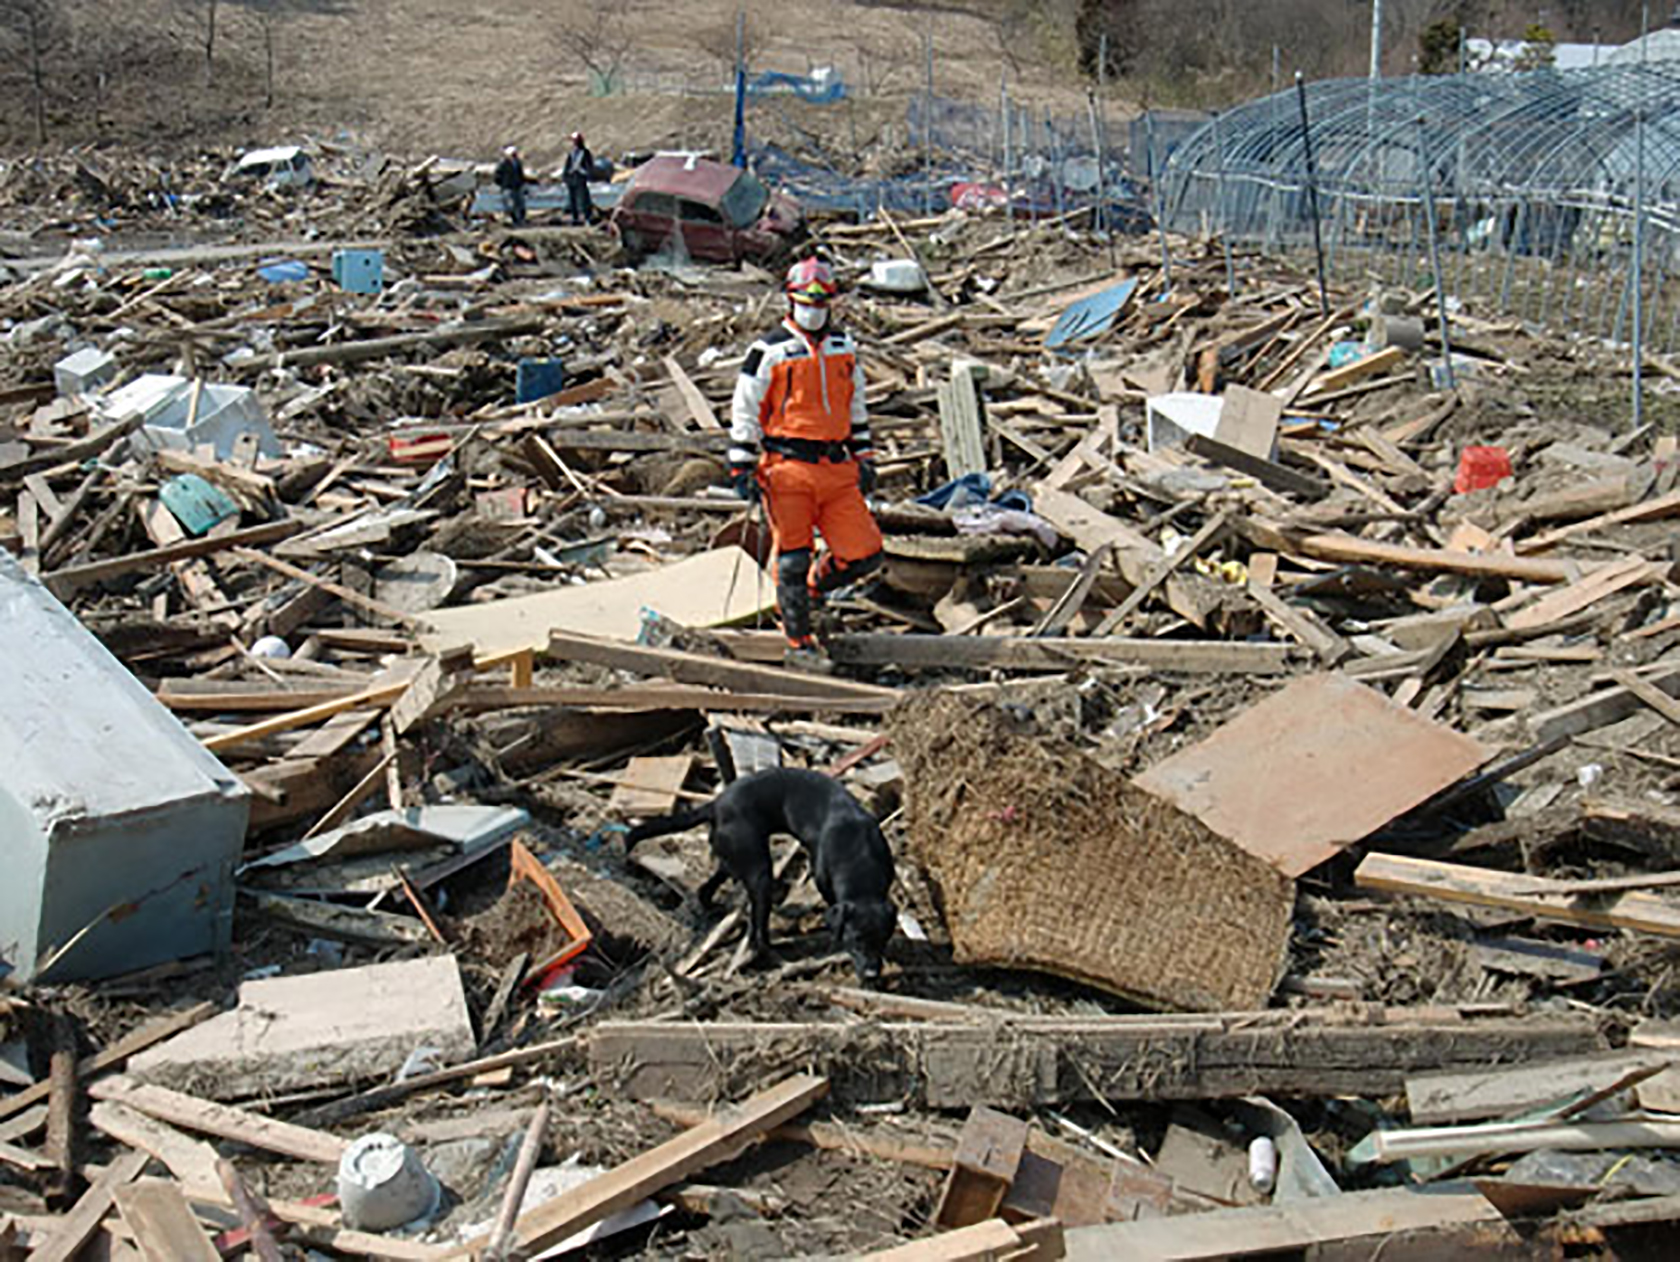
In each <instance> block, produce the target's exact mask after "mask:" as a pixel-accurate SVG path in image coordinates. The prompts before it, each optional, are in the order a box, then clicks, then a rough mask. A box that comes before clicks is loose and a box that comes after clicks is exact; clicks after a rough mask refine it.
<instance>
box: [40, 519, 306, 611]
mask: <svg viewBox="0 0 1680 1262" xmlns="http://www.w3.org/2000/svg"><path fill="white" fill-rule="evenodd" d="M302 529H303V523H302V522H300V521H291V520H286V521H272V522H268V523H266V524H264V525H261V526H251V527H248V528H247V529H245V530H236V531H234V532H233V533H232V534H227V535H206V536H205V537H204V538H202V539H187V540H184V541H182V542H181V543H175V544H171V545H169V546H168V547H166V548H150V549H147V550H146V551H143V552H130V553H128V554H127V555H126V556H120V557H112V558H111V559H109V560H106V561H89V562H87V563H85V564H83V565H69V566H65V567H64V568H63V569H59V570H54V571H53V572H52V573H51V574H45V575H43V576H42V578H41V581H42V582H43V583H45V584H46V585H47V588H48V590H50V591H51V592H52V594H53V595H55V596H57V597H58V598H59V599H60V600H64V599H66V598H67V597H69V596H70V595H71V594H72V593H74V592H75V591H77V590H78V589H80V588H82V587H86V586H87V585H88V584H90V583H99V582H103V581H104V580H105V579H108V578H117V577H119V576H120V575H123V574H134V573H137V572H139V571H141V570H149V569H153V568H155V567H157V566H160V565H167V564H168V563H169V562H171V561H184V560H187V559H189V558H192V557H202V556H209V555H211V554H212V553H216V552H227V551H230V550H231V549H234V548H244V547H249V546H252V545H255V544H263V543H275V542H277V541H278V540H281V539H288V538H290V537H291V536H292V535H295V534H297V533H298V532H299V531H300V530H302ZM259 555H260V554H259Z"/></svg>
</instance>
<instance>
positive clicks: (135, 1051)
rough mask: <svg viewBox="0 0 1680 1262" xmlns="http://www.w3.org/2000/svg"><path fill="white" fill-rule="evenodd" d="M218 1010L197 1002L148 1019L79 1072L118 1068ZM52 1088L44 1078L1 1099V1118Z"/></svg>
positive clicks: (79, 1065)
mask: <svg viewBox="0 0 1680 1262" xmlns="http://www.w3.org/2000/svg"><path fill="white" fill-rule="evenodd" d="M215 1011H216V1005H215V1004H213V1003H208V1002H206V1003H197V1004H193V1005H192V1006H191V1007H188V1008H183V1009H181V1011H179V1012H176V1013H171V1014H170V1015H168V1016H165V1017H160V1018H159V1019H158V1020H156V1021H149V1022H147V1023H146V1024H145V1025H142V1026H140V1027H139V1028H137V1029H134V1030H131V1031H129V1032H128V1033H127V1034H125V1035H123V1037H122V1038H120V1039H118V1040H117V1041H116V1042H114V1043H112V1044H111V1045H110V1046H109V1047H106V1048H103V1049H102V1050H100V1051H98V1052H95V1053H94V1054H93V1055H92V1056H84V1057H83V1058H82V1059H81V1060H80V1061H79V1062H77V1064H76V1073H77V1074H78V1075H80V1076H81V1077H83V1078H91V1077H93V1076H94V1075H95V1074H102V1073H104V1072H106V1071H107V1070H110V1069H115V1068H116V1067H117V1066H118V1065H120V1064H122V1063H123V1062H124V1061H125V1060H127V1059H128V1058H129V1057H130V1056H137V1055H139V1054H140V1053H141V1052H143V1051H145V1050H146V1049H147V1048H148V1047H153V1046H155V1045H157V1044H158V1043H161V1042H163V1041H164V1040H165V1039H170V1038H174V1037H175V1036H176V1035H177V1034H179V1033H180V1032H181V1031H182V1030H190V1029H191V1028H192V1027H193V1026H195V1025H197V1024H198V1023H199V1022H200V1021H203V1020H204V1019H205V1018H206V1017H209V1016H211V1015H212V1014H213V1013H214V1012H215ZM51 1091H52V1085H51V1083H50V1081H42V1082H38V1083H36V1084H35V1085H34V1086H32V1087H25V1088H24V1089H23V1090H22V1091H19V1092H17V1093H15V1094H13V1095H9V1096H7V1097H6V1098H5V1099H3V1100H0V1118H6V1117H11V1116H12V1115H13V1114H14V1113H21V1112H23V1110H25V1109H27V1108H30V1107H31V1106H33V1105H37V1104H40V1103H42V1102H43V1101H44V1100H46V1098H47V1096H48V1095H49V1094H50V1092H51Z"/></svg>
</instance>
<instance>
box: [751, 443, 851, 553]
mask: <svg viewBox="0 0 1680 1262" xmlns="http://www.w3.org/2000/svg"><path fill="white" fill-rule="evenodd" d="M758 484H759V486H760V487H761V488H762V489H763V491H764V511H765V513H766V514H767V515H768V516H769V518H770V530H771V532H772V533H773V534H774V535H775V538H776V551H777V552H796V551H798V550H799V549H801V548H810V547H811V546H812V542H813V540H812V531H813V529H815V530H819V531H821V532H822V537H823V542H824V543H826V544H828V550H829V551H830V552H832V553H833V554H834V557H835V559H836V560H837V561H839V562H840V563H841V567H842V568H844V567H845V565H846V563H848V562H851V561H861V560H864V559H865V558H867V557H871V556H874V555H875V554H876V553H877V552H879V551H880V550H881V528H880V527H879V526H877V525H876V524H875V518H874V516H873V515H872V514H871V513H870V511H869V505H868V504H865V503H864V502H863V492H862V491H860V490H858V467H857V464H856V462H855V461H851V460H848V461H847V462H846V463H845V464H831V463H829V462H828V461H824V462H823V463H821V464H807V463H805V462H804V461H802V460H790V459H788V458H787V457H786V456H782V455H779V454H777V453H776V452H771V453H770V454H768V455H766V456H765V457H764V460H763V461H762V462H761V463H760V464H759V467H758Z"/></svg>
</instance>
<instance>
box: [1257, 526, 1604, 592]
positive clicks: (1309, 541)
mask: <svg viewBox="0 0 1680 1262" xmlns="http://www.w3.org/2000/svg"><path fill="white" fill-rule="evenodd" d="M1245 530H1246V531H1247V533H1249V535H1250V537H1251V538H1255V539H1256V541H1257V542H1259V543H1260V544H1261V546H1263V547H1267V548H1271V549H1273V550H1274V551H1280V552H1294V553H1298V554H1299V555H1301V556H1309V557H1316V558H1317V559H1318V560H1321V561H1340V562H1344V563H1350V564H1353V565H1392V566H1394V567H1395V568H1396V569H1402V570H1417V571H1419V572H1421V573H1425V574H1467V575H1470V576H1471V577H1475V578H1509V579H1515V580H1517V581H1518V582H1523V583H1568V582H1573V581H1574V580H1575V579H1577V578H1579V577H1580V576H1581V575H1582V574H1583V573H1584V572H1586V571H1587V570H1590V569H1592V568H1594V567H1592V566H1583V565H1581V564H1580V563H1578V562H1575V561H1549V560H1543V559H1538V558H1525V557H1509V556H1504V555H1502V554H1499V553H1484V552H1457V551H1454V550H1453V549H1450V548H1413V547H1408V546H1406V545H1405V544H1399V543H1377V542H1375V541H1374V540H1370V539H1361V538H1359V537H1357V536H1355V535H1349V534H1342V533H1341V532H1339V531H1320V532H1316V533H1311V534H1304V533H1300V532H1297V531H1292V530H1289V529H1286V528H1283V527H1280V526H1278V525H1276V524H1275V523H1267V522H1262V521H1251V522H1249V523H1247V525H1246V526H1245Z"/></svg>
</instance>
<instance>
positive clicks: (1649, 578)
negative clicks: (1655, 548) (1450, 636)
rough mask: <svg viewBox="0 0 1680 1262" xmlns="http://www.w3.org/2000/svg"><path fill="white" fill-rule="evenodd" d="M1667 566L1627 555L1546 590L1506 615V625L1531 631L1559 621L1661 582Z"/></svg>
mask: <svg viewBox="0 0 1680 1262" xmlns="http://www.w3.org/2000/svg"><path fill="white" fill-rule="evenodd" d="M1668 568H1669V567H1668V566H1666V565H1662V564H1660V563H1658V562H1656V561H1647V560H1645V559H1644V558H1643V557H1629V558H1628V559H1627V560H1625V561H1616V562H1613V563H1611V564H1609V565H1606V566H1604V567H1603V568H1602V569H1597V570H1594V571H1593V572H1592V573H1591V574H1588V575H1587V576H1586V577H1585V578H1581V579H1577V580H1576V581H1575V582H1573V583H1570V584H1568V585H1566V586H1564V587H1560V588H1558V589H1556V590H1555V591H1550V592H1547V593H1546V594H1545V595H1544V596H1542V597H1540V599H1539V600H1536V601H1534V602H1533V603H1532V604H1528V605H1524V606H1523V607H1522V608H1520V609H1517V610H1514V611H1513V612H1511V613H1509V614H1507V615H1506V616H1505V627H1506V629H1507V630H1510V631H1533V630H1536V629H1537V628H1540V627H1546V626H1549V625H1551V624H1552V623H1554V622H1562V621H1564V620H1565V619H1567V618H1571V617H1573V616H1574V615H1575V614H1578V613H1580V612H1581V611H1582V610H1584V609H1590V608H1591V607H1592V606H1593V605H1596V604H1597V603H1598V602H1599V601H1601V600H1604V599H1606V598H1607V597H1610V596H1613V595H1615V594H1616V593H1617V592H1619V591H1624V590H1626V589H1627V588H1629V587H1637V586H1639V585H1641V584H1644V583H1655V582H1660V581H1661V580H1662V576H1663V573H1664V571H1665V570H1667V569H1668Z"/></svg>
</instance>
